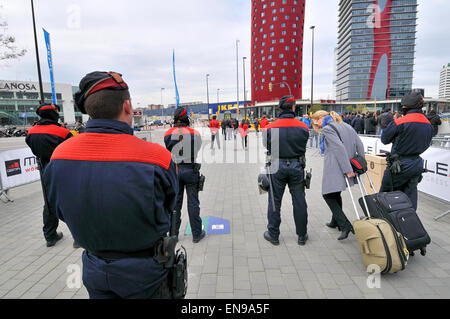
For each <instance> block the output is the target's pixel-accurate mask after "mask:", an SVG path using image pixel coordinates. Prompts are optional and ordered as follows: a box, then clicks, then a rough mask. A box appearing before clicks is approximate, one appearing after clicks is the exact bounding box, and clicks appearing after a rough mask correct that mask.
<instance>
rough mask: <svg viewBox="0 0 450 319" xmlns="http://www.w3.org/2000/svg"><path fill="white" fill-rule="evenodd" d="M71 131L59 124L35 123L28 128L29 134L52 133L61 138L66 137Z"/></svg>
mask: <svg viewBox="0 0 450 319" xmlns="http://www.w3.org/2000/svg"><path fill="white" fill-rule="evenodd" d="M69 133H70V131H69V130H68V129H66V128H64V127H61V126H58V125H53V124H52V125H35V126H33V127H32V128H30V129H29V130H28V134H27V135H31V134H50V135H56V136H58V137H61V138H66V137H67V135H68V134H69Z"/></svg>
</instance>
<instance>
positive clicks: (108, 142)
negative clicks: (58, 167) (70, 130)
mask: <svg viewBox="0 0 450 319" xmlns="http://www.w3.org/2000/svg"><path fill="white" fill-rule="evenodd" d="M58 159H60V160H72V161H98V162H138V163H148V164H154V165H158V166H160V167H163V168H164V169H168V168H169V166H170V163H171V160H172V154H171V153H170V152H169V151H168V150H166V149H165V148H164V147H162V146H161V145H159V144H155V143H150V142H146V141H143V140H141V139H139V138H137V137H136V136H132V135H128V134H101V133H83V134H80V135H77V136H75V137H74V138H70V139H68V140H67V141H66V142H64V143H62V144H60V145H59V146H58V147H57V148H56V149H55V151H54V152H53V155H52V158H51V160H58Z"/></svg>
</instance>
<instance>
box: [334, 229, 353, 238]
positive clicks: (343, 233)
mask: <svg viewBox="0 0 450 319" xmlns="http://www.w3.org/2000/svg"><path fill="white" fill-rule="evenodd" d="M350 232H352V233H353V234H355V231H354V230H353V228H350V229H348V230H343V231H342V233H341V236H339V237H338V240H344V239H346V238H347V237H348V235H349V234H350Z"/></svg>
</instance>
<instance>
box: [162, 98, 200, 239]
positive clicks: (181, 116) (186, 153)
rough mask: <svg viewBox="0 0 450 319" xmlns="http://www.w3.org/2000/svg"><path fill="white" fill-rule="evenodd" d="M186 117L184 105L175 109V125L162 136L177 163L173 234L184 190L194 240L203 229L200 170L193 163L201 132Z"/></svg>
mask: <svg viewBox="0 0 450 319" xmlns="http://www.w3.org/2000/svg"><path fill="white" fill-rule="evenodd" d="M189 124H190V123H189V117H188V116H187V111H186V109H185V108H184V107H180V108H178V109H176V110H175V113H174V127H173V128H171V129H169V130H168V131H167V132H166V134H165V136H164V143H165V144H166V148H167V149H168V150H169V151H170V152H171V153H172V159H173V161H174V162H175V163H176V164H177V166H178V188H179V191H178V194H177V204H176V206H175V211H176V213H177V219H176V233H175V234H176V235H177V236H178V234H179V230H180V226H181V208H182V207H183V197H184V190H185V189H186V193H187V205H188V215H189V222H190V224H191V229H192V237H193V242H194V243H198V242H199V241H200V240H202V239H203V238H204V237H205V235H206V232H205V231H204V230H202V219H201V218H200V200H199V196H198V194H199V191H200V190H201V189H202V186H201V184H202V179H203V177H202V176H201V174H200V167H201V165H200V164H198V163H196V159H197V155H198V152H199V151H200V148H201V146H202V138H201V136H200V133H199V132H198V131H197V130H195V129H193V128H190V127H189Z"/></svg>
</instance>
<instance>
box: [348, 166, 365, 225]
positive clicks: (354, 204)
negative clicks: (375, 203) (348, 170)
mask: <svg viewBox="0 0 450 319" xmlns="http://www.w3.org/2000/svg"><path fill="white" fill-rule="evenodd" d="M344 178H345V182H346V183H347V188H348V191H349V193H350V197H351V199H352V203H353V208H354V209H355V213H356V219H357V220H360V219H361V218H360V216H359V213H358V208H356V203H355V199H354V198H353V194H352V190H351V187H350V182H349V181H348V177H347V175H345V174H344ZM356 178H357V180H358V185H359V189H360V190H361V194H362V198H363V201H364V206H365V207H366V210H367V215H368V216H369V218H370V217H371V216H370V212H369V209H368V208H367V202H366V199H365V198H364V192H363V190H362V188H361V180H360V178H359V176H358V175H356Z"/></svg>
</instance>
